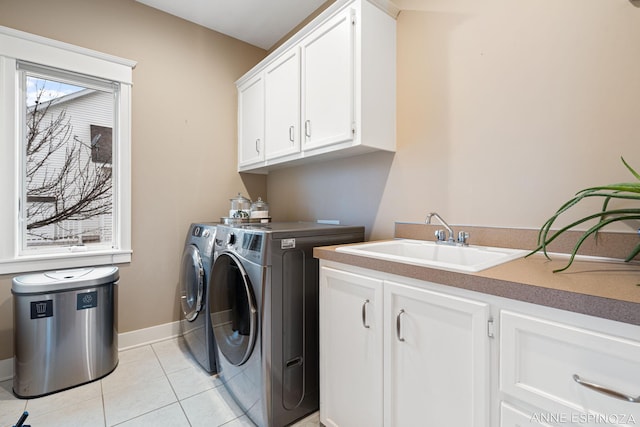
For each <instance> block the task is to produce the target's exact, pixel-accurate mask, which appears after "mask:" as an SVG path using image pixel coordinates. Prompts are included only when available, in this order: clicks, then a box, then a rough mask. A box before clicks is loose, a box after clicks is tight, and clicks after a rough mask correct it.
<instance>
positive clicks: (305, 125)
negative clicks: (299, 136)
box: [304, 120, 311, 137]
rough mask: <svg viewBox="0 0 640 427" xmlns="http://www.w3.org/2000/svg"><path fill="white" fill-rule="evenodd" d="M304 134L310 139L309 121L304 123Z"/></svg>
mask: <svg viewBox="0 0 640 427" xmlns="http://www.w3.org/2000/svg"><path fill="white" fill-rule="evenodd" d="M304 134H305V135H306V136H308V137H311V120H305V122H304Z"/></svg>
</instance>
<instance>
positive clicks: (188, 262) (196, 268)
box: [180, 245, 204, 322]
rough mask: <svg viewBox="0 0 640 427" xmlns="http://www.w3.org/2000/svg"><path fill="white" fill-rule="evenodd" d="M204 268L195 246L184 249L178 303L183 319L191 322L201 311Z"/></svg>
mask: <svg viewBox="0 0 640 427" xmlns="http://www.w3.org/2000/svg"><path fill="white" fill-rule="evenodd" d="M203 293H204V268H203V267H202V258H201V257H200V251H199V250H198V248H197V247H196V246H195V245H189V246H187V247H185V248H184V252H183V253H182V265H181V267H180V303H181V305H182V312H183V313H184V318H185V319H187V320H188V321H190V322H192V321H193V320H195V318H196V317H198V313H199V312H200V310H201V309H202V295H203Z"/></svg>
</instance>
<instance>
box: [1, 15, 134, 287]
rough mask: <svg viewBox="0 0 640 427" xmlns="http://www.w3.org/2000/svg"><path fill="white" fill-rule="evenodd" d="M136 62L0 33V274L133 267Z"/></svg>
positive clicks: (14, 33) (8, 31)
mask: <svg viewBox="0 0 640 427" xmlns="http://www.w3.org/2000/svg"><path fill="white" fill-rule="evenodd" d="M134 65H135V63H133V62H132V61H128V60H124V59H121V58H116V57H112V56H110V55H105V54H101V53H99V52H94V51H89V50H87V49H83V48H78V47H75V46H71V45H68V44H64V43H60V42H56V41H53V40H50V39H45V38H42V37H38V36H33V35H30V34H27V33H23V32H19V31H15V30H12V29H8V28H6V27H0V150H1V151H0V154H1V155H0V198H1V199H2V200H3V201H4V200H7V201H10V202H9V203H7V204H6V205H4V204H3V205H0V235H2V236H3V239H1V241H0V274H3V273H14V272H24V271H33V270H45V269H60V268H68V267H82V266H88V265H99V264H112V263H120V262H128V261H130V259H131V243H130V242H131V237H130V234H131V232H130V229H131V226H130V222H131V213H130V176H131V174H130V133H131V131H130V96H131V76H132V72H131V71H132V68H133V66H134ZM4 236H7V237H9V238H8V239H4Z"/></svg>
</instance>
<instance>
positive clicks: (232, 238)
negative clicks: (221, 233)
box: [227, 233, 236, 245]
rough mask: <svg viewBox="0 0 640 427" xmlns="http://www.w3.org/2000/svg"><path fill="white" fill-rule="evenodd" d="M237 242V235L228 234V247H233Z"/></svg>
mask: <svg viewBox="0 0 640 427" xmlns="http://www.w3.org/2000/svg"><path fill="white" fill-rule="evenodd" d="M235 242H236V235H235V234H233V233H229V234H227V245H233V244H234V243H235Z"/></svg>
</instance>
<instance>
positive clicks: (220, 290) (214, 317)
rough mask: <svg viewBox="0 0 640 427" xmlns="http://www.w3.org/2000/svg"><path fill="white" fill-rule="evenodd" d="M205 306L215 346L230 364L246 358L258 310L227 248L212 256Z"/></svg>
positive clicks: (238, 264)
mask: <svg viewBox="0 0 640 427" xmlns="http://www.w3.org/2000/svg"><path fill="white" fill-rule="evenodd" d="M210 287H211V295H210V297H209V307H210V309H211V321H212V323H213V334H214V336H215V339H216V344H217V345H218V348H219V349H220V351H221V352H222V354H223V355H224V357H225V358H226V359H227V360H228V361H229V362H230V363H232V364H233V365H236V366H240V365H242V364H243V363H244V362H246V361H247V359H248V358H249V356H250V355H251V352H252V350H253V346H254V344H255V341H256V336H257V334H258V310H257V308H256V299H255V296H254V294H253V290H252V287H251V282H250V281H249V277H248V276H247V273H246V271H245V269H244V268H243V267H242V263H241V262H240V260H238V258H237V257H236V256H235V255H233V254H231V253H228V252H223V253H221V254H220V255H219V256H218V258H216V261H215V263H214V264H213V269H212V271H211V282H210Z"/></svg>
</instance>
